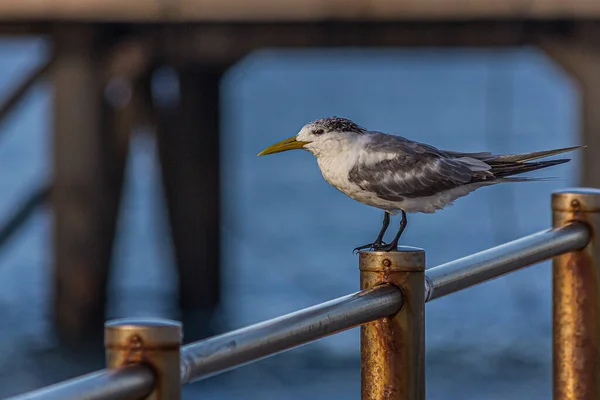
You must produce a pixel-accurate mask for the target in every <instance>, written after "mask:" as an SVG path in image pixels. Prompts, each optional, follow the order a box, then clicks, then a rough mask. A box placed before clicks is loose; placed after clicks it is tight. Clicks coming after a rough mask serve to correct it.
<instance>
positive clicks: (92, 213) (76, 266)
mask: <svg viewBox="0 0 600 400" xmlns="http://www.w3.org/2000/svg"><path fill="white" fill-rule="evenodd" d="M98 29H99V28H97V27H95V26H93V25H87V26H83V25H66V26H61V27H60V28H58V29H57V30H56V31H55V32H54V43H55V48H56V55H57V57H56V62H55V64H54V66H53V82H54V108H55V113H54V146H53V147H54V148H53V164H54V185H53V189H52V193H51V196H52V205H53V211H54V221H53V222H54V235H53V239H54V260H53V263H54V265H53V269H54V279H55V284H54V317H55V321H56V327H57V330H58V332H59V336H60V337H62V338H63V339H65V340H66V341H68V342H69V343H72V342H78V341H80V340H82V339H85V338H87V337H88V336H89V335H92V334H93V335H95V336H96V335H97V336H99V337H101V336H100V335H101V334H102V328H103V325H104V318H105V314H104V307H105V303H106V301H105V300H106V284H107V280H108V271H109V264H110V259H111V251H112V244H113V238H114V233H115V227H116V220H117V214H118V209H119V199H120V197H121V187H122V183H123V173H124V167H125V160H126V155H127V151H128V143H129V132H124V131H123V130H119V129H114V122H115V121H114V117H115V112H114V110H112V109H111V108H110V107H109V106H108V105H107V104H106V103H105V102H104V92H103V91H104V83H105V77H104V74H103V72H104V71H103V68H102V67H103V65H104V62H105V59H104V58H103V57H104V56H105V55H106V51H105V46H103V44H102V43H101V42H102V41H104V39H103V40H101V39H102V35H101V32H98ZM100 343H101V342H99V344H100Z"/></svg>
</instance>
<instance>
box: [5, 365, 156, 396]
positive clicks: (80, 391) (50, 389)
mask: <svg viewBox="0 0 600 400" xmlns="http://www.w3.org/2000/svg"><path fill="white" fill-rule="evenodd" d="M154 380H155V377H154V374H153V373H152V370H151V369H150V368H149V367H147V366H145V365H141V364H137V365H132V366H128V367H124V368H122V369H118V370H106V369H105V370H102V371H97V372H93V373H91V374H87V375H83V376H80V377H77V378H74V379H69V380H67V381H64V382H61V383H57V384H55V385H51V386H47V387H45V388H42V389H39V390H34V391H32V392H29V393H25V394H22V395H19V396H15V397H11V398H10V399H6V400H109V399H110V400H131V399H143V398H144V397H145V396H147V395H148V394H149V393H150V392H151V391H152V388H153V387H154Z"/></svg>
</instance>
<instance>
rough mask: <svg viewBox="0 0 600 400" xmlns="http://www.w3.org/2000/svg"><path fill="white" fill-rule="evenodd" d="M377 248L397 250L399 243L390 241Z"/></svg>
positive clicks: (388, 250)
mask: <svg viewBox="0 0 600 400" xmlns="http://www.w3.org/2000/svg"><path fill="white" fill-rule="evenodd" d="M377 250H379V251H385V252H390V251H397V250H398V243H390V244H388V245H384V246H381V247H380V248H378V249H377Z"/></svg>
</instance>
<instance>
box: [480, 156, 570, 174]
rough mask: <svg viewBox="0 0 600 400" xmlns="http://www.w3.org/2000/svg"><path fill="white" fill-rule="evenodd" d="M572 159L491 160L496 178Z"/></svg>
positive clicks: (492, 170)
mask: <svg viewBox="0 0 600 400" xmlns="http://www.w3.org/2000/svg"><path fill="white" fill-rule="evenodd" d="M494 161H495V160H494ZM569 161H571V160H570V159H568V158H563V159H559V160H550V161H538V162H501V163H496V162H491V163H490V166H491V167H492V169H491V172H492V174H494V177H495V178H506V177H508V176H511V175H517V174H523V173H525V172H531V171H536V170H538V169H542V168H548V167H552V166H554V165H559V164H564V163H566V162H569Z"/></svg>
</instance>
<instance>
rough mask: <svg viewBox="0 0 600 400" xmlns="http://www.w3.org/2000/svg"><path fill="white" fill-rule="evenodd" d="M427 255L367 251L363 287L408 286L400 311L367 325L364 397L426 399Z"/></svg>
mask: <svg viewBox="0 0 600 400" xmlns="http://www.w3.org/2000/svg"><path fill="white" fill-rule="evenodd" d="M424 271H425V253H424V251H423V250H421V249H415V248H403V249H401V251H398V252H361V253H360V283H361V289H366V288H370V287H373V286H376V285H379V284H384V283H390V284H393V285H395V286H397V287H399V288H400V289H401V290H402V296H403V306H402V309H401V310H400V311H399V312H398V313H396V314H395V315H392V316H389V317H386V318H382V319H379V320H377V321H374V322H371V323H368V324H365V325H363V326H362V327H361V380H362V399H363V400H384V399H385V400H423V399H425V295H424V292H425V281H424V279H425V272H424Z"/></svg>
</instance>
